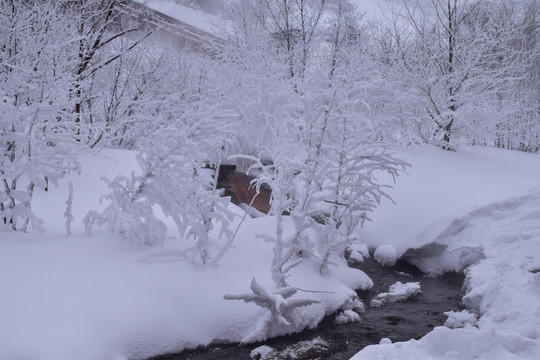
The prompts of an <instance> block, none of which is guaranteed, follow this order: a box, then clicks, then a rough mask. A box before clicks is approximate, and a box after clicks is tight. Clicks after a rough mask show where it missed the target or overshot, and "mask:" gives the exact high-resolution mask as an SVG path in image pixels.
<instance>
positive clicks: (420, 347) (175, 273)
mask: <svg viewBox="0 0 540 360" xmlns="http://www.w3.org/2000/svg"><path fill="white" fill-rule="evenodd" d="M399 155H400V156H401V157H403V158H405V159H406V160H407V161H408V162H409V163H411V165H412V167H411V168H410V169H409V170H408V172H409V175H405V176H401V177H400V178H398V183H397V184H396V186H395V188H394V189H391V190H390V194H391V195H392V196H393V197H394V200H395V201H396V202H397V204H398V205H397V206H395V205H393V204H391V203H390V202H384V203H383V204H382V205H381V207H380V208H378V209H377V210H376V212H375V213H374V214H373V216H372V219H373V222H372V223H368V224H366V228H365V229H364V232H363V239H365V240H366V242H367V243H368V245H370V246H371V247H372V248H376V247H377V246H380V245H392V246H394V248H395V249H396V251H397V254H403V253H405V251H406V250H407V249H408V248H410V247H419V246H422V245H425V244H427V243H429V242H431V241H433V240H435V239H436V240H437V242H438V243H439V244H440V246H439V247H437V249H444V248H445V247H446V248H445V250H444V251H442V252H441V253H439V254H436V253H432V254H431V255H433V256H432V258H428V259H424V258H420V257H418V256H417V257H416V258H415V259H413V260H415V261H416V262H417V263H418V265H419V266H421V267H422V268H423V269H424V270H426V271H432V272H435V273H438V272H441V271H444V270H451V269H456V268H460V267H461V268H463V267H467V266H469V265H471V264H473V265H471V266H469V267H468V268H467V269H466V272H467V296H466V297H465V299H464V302H465V304H466V305H467V306H468V308H469V310H470V311H473V312H474V311H476V312H478V313H479V315H480V318H479V321H478V328H476V327H472V326H471V324H470V322H464V324H465V323H466V324H467V326H465V327H464V328H462V329H460V328H458V329H449V328H445V327H438V328H436V329H435V330H434V331H432V332H431V333H430V334H428V335H427V336H425V337H424V338H423V339H421V340H420V341H414V340H413V341H409V342H406V343H402V344H388V341H385V342H384V343H385V344H382V345H379V346H370V347H368V348H366V349H364V350H363V351H362V352H360V353H359V354H358V355H357V356H356V357H355V359H400V358H402V359H411V358H415V359H440V358H446V359H472V358H474V357H480V358H483V359H488V358H489V359H497V358H504V359H506V358H512V357H515V358H518V357H520V358H527V359H536V358H540V345H539V344H540V305H538V304H540V273H539V272H538V271H540V193H539V192H537V191H535V190H531V189H533V188H534V187H536V186H538V181H539V180H538V179H540V162H539V161H538V156H537V155H531V154H524V153H518V152H510V151H504V150H497V149H486V148H473V147H470V148H464V149H462V150H460V151H458V152H456V153H452V152H446V151H442V150H438V149H436V148H433V147H424V148H421V149H418V150H414V151H413V150H409V151H402V152H400V154H399ZM81 163H82V166H83V167H82V173H81V174H80V175H77V174H70V175H69V176H68V177H67V178H66V179H64V180H62V181H61V182H60V184H59V186H58V187H57V188H54V189H51V190H50V192H48V193H45V192H36V194H35V203H34V206H33V209H34V210H35V212H36V213H37V214H38V216H40V217H42V218H43V219H44V220H45V227H46V228H47V229H48V231H47V233H45V234H39V233H29V234H21V233H16V234H13V233H10V232H1V233H0V284H1V286H2V296H1V298H0V359H28V360H32V359H36V360H37V359H39V360H41V359H46V360H47V359H50V360H62V359H82V360H85V359H89V360H90V359H115V360H116V359H126V358H129V359H137V358H144V357H148V356H151V355H155V354H159V353H164V352H170V351H179V350H181V349H183V348H188V347H195V346H197V345H201V344H202V345H204V344H208V343H210V342H212V341H214V342H215V341H225V340H227V341H240V340H241V339H243V338H245V337H246V336H248V335H249V334H250V333H252V332H253V330H254V329H255V328H256V326H257V324H258V321H260V319H261V316H262V315H263V314H264V311H263V310H261V309H260V308H258V307H257V306H255V305H254V304H247V303H244V302H241V301H227V300H224V299H223V295H225V294H242V293H246V292H249V284H250V282H251V279H252V278H253V277H255V278H256V279H257V282H258V283H260V284H261V285H263V286H265V287H269V288H270V287H271V285H272V281H271V277H270V270H269V269H270V262H271V257H272V251H271V246H270V244H267V243H265V242H264V241H262V240H260V239H258V238H256V237H255V235H257V234H259V233H261V232H265V231H267V232H268V231H271V229H272V226H273V218H272V217H265V218H257V219H249V220H247V221H246V222H245V223H244V224H243V225H242V227H241V228H240V231H239V234H238V237H237V239H236V241H235V248H234V249H233V250H231V252H230V253H228V254H227V255H226V256H225V257H224V258H223V261H222V262H221V263H220V265H219V266H218V267H216V268H207V269H198V268H195V267H193V265H191V264H189V263H188V262H186V261H185V260H181V259H179V258H178V256H177V254H178V253H179V251H181V250H182V249H184V248H186V247H187V246H189V245H191V244H188V242H187V241H184V240H180V239H176V238H175V234H174V233H171V238H170V239H167V241H166V243H165V245H163V246H161V247H159V248H148V247H135V246H133V245H130V244H127V243H125V242H123V241H122V240H120V238H119V237H117V236H115V235H113V234H111V233H110V232H109V231H108V230H107V229H105V228H98V229H96V231H95V232H94V236H93V237H86V236H85V235H84V227H83V224H82V222H81V220H82V218H83V217H84V215H85V214H86V212H87V211H88V210H90V209H96V208H98V207H99V206H103V205H100V204H99V202H98V199H99V196H100V195H102V194H104V193H106V184H105V183H103V182H102V181H100V177H101V176H108V177H113V176H114V175H116V174H117V173H118V172H122V173H124V174H127V173H128V172H129V171H130V170H131V169H136V168H137V165H136V162H135V159H134V156H133V153H131V152H127V151H118V150H116V151H114V150H108V151H103V152H101V153H99V154H88V153H85V154H83V155H81ZM68 180H69V181H72V182H73V184H74V202H73V215H74V217H75V222H74V223H73V226H72V232H73V235H72V236H71V237H66V236H65V228H64V223H65V219H64V218H63V213H64V211H65V202H66V199H67V197H68V188H67V181H68ZM505 199H506V200H505ZM493 203H494V204H493ZM490 204H491V205H490ZM235 211H237V213H238V216H237V220H236V221H238V219H240V216H241V214H242V212H241V210H240V209H238V208H236V210H235ZM362 248H363V247H362V246H358V249H362ZM465 250H466V251H465ZM413 254H414V253H413ZM418 254H421V253H417V255H418ZM424 254H425V253H424ZM470 254H472V256H469V255H470ZM411 259H412V258H411ZM338 264H339V266H335V267H333V268H332V270H333V271H332V275H331V276H329V277H321V276H313V274H316V273H317V267H316V264H312V263H309V262H306V263H305V264H302V266H299V267H297V268H295V269H294V272H293V274H292V276H291V278H290V279H289V280H290V283H291V284H292V285H298V287H300V288H302V289H305V290H316V291H320V290H322V291H324V292H319V293H311V292H309V293H301V292H299V294H298V296H299V297H300V298H304V297H313V296H316V297H317V298H318V299H319V300H320V301H321V304H316V305H311V307H309V309H308V310H307V311H306V312H303V313H301V314H299V318H301V319H303V320H302V321H303V323H302V324H301V325H302V326H304V325H305V326H312V325H314V324H315V323H316V322H317V321H318V320H320V319H321V318H322V317H323V316H324V314H326V313H329V312H333V311H334V310H335V309H336V308H337V307H338V306H340V305H342V304H343V303H346V302H350V301H351V299H353V297H354V295H355V293H354V291H352V290H351V288H354V287H358V286H369V280H368V279H366V278H365V276H364V275H363V273H361V272H358V271H355V270H352V269H349V268H347V267H346V265H345V263H344V262H338ZM351 306H352V305H351ZM349 307H350V306H349ZM300 315H301V316H300ZM454 320H455V321H454V323H455V324H457V323H458V322H459V321H458V320H459V318H458V317H456V316H454ZM276 334H277V333H272V334H270V335H276Z"/></svg>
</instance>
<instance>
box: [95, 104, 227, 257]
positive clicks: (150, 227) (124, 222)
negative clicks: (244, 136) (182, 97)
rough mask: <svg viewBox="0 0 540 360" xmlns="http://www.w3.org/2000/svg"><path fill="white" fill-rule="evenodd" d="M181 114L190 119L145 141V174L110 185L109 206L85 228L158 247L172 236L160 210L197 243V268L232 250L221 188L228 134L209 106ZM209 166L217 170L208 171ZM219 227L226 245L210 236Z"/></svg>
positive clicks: (188, 107) (193, 251) (186, 108)
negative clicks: (104, 227) (101, 226)
mask: <svg viewBox="0 0 540 360" xmlns="http://www.w3.org/2000/svg"><path fill="white" fill-rule="evenodd" d="M205 105H208V106H205ZM194 108H196V109H194ZM201 108H202V109H203V110H199V109H201ZM177 110H181V111H183V115H185V117H183V118H182V119H180V120H178V121H176V122H175V123H174V124H172V125H169V126H163V127H162V128H160V129H159V130H157V131H155V132H154V134H153V135H152V136H150V137H148V138H146V139H143V140H141V144H140V151H139V153H138V155H137V161H138V163H139V166H140V168H141V173H140V174H135V173H132V174H131V176H130V177H126V176H118V177H117V178H116V179H113V180H112V181H110V180H107V182H108V184H109V189H110V193H109V194H108V195H106V196H105V197H104V199H105V200H107V201H109V205H108V206H107V208H106V209H105V210H104V211H103V212H101V213H97V212H95V211H93V212H90V213H89V214H88V215H87V217H86V218H85V223H86V225H87V231H91V229H92V226H93V224H94V223H98V224H101V223H107V224H108V225H109V227H110V228H111V229H113V230H114V231H116V232H118V233H121V234H123V235H124V237H125V238H126V239H127V240H129V241H133V242H135V243H138V244H144V245H156V244H160V243H162V242H163V240H164V239H165V236H166V234H167V227H166V226H165V224H164V222H163V221H162V219H160V218H159V217H158V216H157V215H156V214H155V212H154V208H155V207H158V208H159V209H160V210H161V212H162V213H163V215H165V216H167V217H170V218H172V220H173V221H174V223H175V224H176V228H177V230H178V233H179V234H180V236H182V237H185V238H187V239H193V240H194V241H195V245H194V246H193V247H191V248H190V249H188V250H187V251H186V254H185V255H186V256H187V257H189V258H190V259H191V261H192V262H193V263H195V264H197V265H206V264H208V263H210V262H211V261H212V260H213V258H214V256H216V257H218V258H220V257H221V256H223V253H224V251H226V250H227V248H228V247H230V246H231V242H230V239H231V236H232V233H231V231H230V230H229V228H228V224H229V221H230V214H229V211H228V210H227V205H228V202H229V199H228V198H222V197H220V196H219V191H218V190H217V189H216V183H217V174H218V172H219V165H220V163H221V154H222V151H223V147H224V146H225V142H226V137H227V135H228V133H227V128H226V126H223V124H221V123H220V119H221V120H223V117H220V115H216V114H215V113H214V112H213V110H214V108H213V107H212V106H211V105H209V104H204V103H203V102H202V101H201V102H195V103H187V104H183V105H182V107H180V108H179V109H177ZM181 114H182V113H181ZM207 164H213V165H215V166H216V169H215V170H211V169H207V168H206V167H207ZM218 224H219V230H220V232H219V235H218V237H220V238H221V237H224V238H225V244H224V245H223V246H220V245H218V243H217V242H216V240H217V239H213V238H211V234H210V233H211V232H212V230H213V229H214V228H215V227H216V225H218ZM218 255H219V256H218ZM216 260H217V259H216Z"/></svg>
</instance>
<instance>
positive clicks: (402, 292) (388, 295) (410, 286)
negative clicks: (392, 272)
mask: <svg viewBox="0 0 540 360" xmlns="http://www.w3.org/2000/svg"><path fill="white" fill-rule="evenodd" d="M421 293H422V291H421V290H420V283H419V282H410V283H405V284H403V283H402V282H401V281H398V282H396V283H395V284H393V285H390V288H389V289H388V292H383V293H380V294H379V295H377V296H375V297H374V298H373V299H371V303H370V305H371V306H372V307H381V306H383V305H385V304H386V303H389V302H398V301H407V300H409V299H411V298H414V297H416V296H418V295H419V294H421Z"/></svg>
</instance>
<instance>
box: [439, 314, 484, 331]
mask: <svg viewBox="0 0 540 360" xmlns="http://www.w3.org/2000/svg"><path fill="white" fill-rule="evenodd" d="M444 315H446V316H448V319H447V320H446V321H445V322H444V326H446V327H449V328H450V329H457V328H463V327H470V326H476V323H477V322H478V317H477V316H476V314H475V313H471V312H469V311H467V310H462V311H459V312H458V311H447V312H445V313H444Z"/></svg>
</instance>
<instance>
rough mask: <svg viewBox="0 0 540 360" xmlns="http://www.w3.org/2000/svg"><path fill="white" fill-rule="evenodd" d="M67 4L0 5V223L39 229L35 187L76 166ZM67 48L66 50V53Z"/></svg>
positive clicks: (17, 3)
mask: <svg viewBox="0 0 540 360" xmlns="http://www.w3.org/2000/svg"><path fill="white" fill-rule="evenodd" d="M61 7H62V3H61V2H58V3H50V2H42V1H35V2H19V1H3V2H2V3H1V5H0V39H2V40H0V47H1V49H2V51H1V52H0V84H1V85H0V99H1V100H0V182H1V189H0V219H1V223H2V225H4V226H9V227H10V228H11V229H13V230H17V229H22V230H23V231H26V229H27V227H28V224H29V223H32V225H33V226H34V227H36V228H38V229H39V228H41V220H39V219H38V218H37V217H36V216H35V214H34V213H33V212H32V210H31V205H32V197H33V193H34V190H35V188H41V189H45V190H46V189H47V188H48V186H49V183H55V182H56V181H57V180H58V179H59V178H61V177H63V176H64V175H65V174H66V173H67V172H68V171H71V170H75V169H76V168H77V161H76V155H75V154H76V151H74V150H75V148H76V147H75V146H74V137H73V134H74V133H75V132H76V131H77V130H76V129H77V127H76V124H75V122H74V119H73V116H72V112H71V110H70V109H69V108H70V104H71V102H70V96H69V84H71V83H72V81H73V77H72V72H71V71H70V70H71V69H72V66H73V60H74V59H73V57H72V55H73V54H72V53H70V51H69V41H67V40H66V39H65V37H64V36H63V34H65V33H67V32H69V24H68V23H67V22H63V21H58V19H57V16H58V14H59V12H60V9H61ZM66 48H67V50H66Z"/></svg>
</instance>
